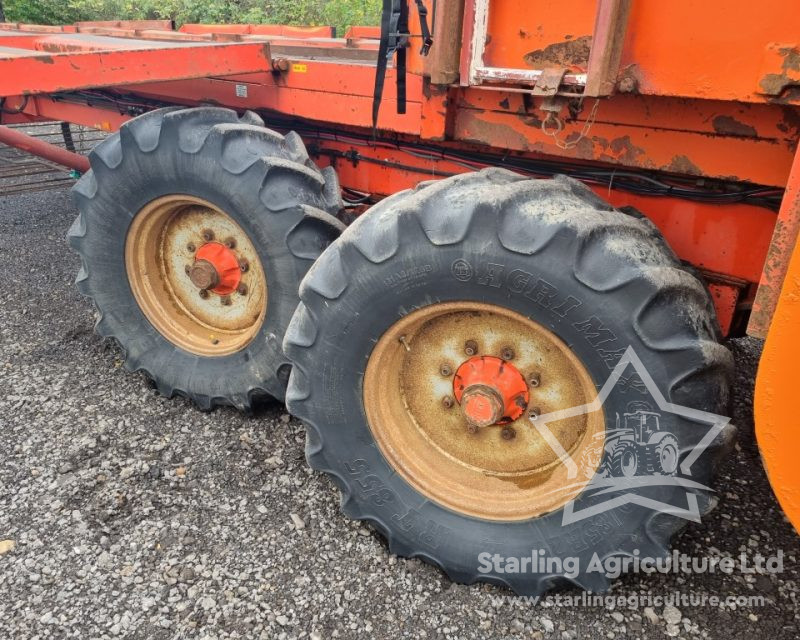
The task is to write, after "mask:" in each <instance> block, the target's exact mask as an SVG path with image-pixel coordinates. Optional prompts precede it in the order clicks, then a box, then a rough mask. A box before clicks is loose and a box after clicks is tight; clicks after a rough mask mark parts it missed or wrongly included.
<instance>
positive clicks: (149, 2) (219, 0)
mask: <svg viewBox="0 0 800 640" xmlns="http://www.w3.org/2000/svg"><path fill="white" fill-rule="evenodd" d="M3 5H4V7H5V14H6V20H8V21H10V22H33V23H37V24H69V23H71V22H77V21H80V20H142V19H162V20H163V19H169V20H174V21H175V22H176V23H177V24H178V25H181V24H183V23H184V22H206V23H215V22H241V23H248V22H249V23H270V24H299V25H332V26H334V27H336V33H337V34H338V35H340V36H343V35H344V32H345V30H346V29H347V27H349V26H350V25H354V24H378V23H379V22H380V13H381V0H202V1H200V2H198V1H197V0H3Z"/></svg>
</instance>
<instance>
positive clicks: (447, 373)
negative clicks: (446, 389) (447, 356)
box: [439, 364, 453, 378]
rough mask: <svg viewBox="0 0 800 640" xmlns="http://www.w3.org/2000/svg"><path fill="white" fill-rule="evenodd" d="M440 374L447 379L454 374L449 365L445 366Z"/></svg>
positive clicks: (440, 370)
mask: <svg viewBox="0 0 800 640" xmlns="http://www.w3.org/2000/svg"><path fill="white" fill-rule="evenodd" d="M439 373H441V374H442V375H443V376H444V377H445V378H447V377H449V376H450V375H451V374H452V373H453V370H452V369H451V368H450V365H449V364H443V365H442V366H441V368H440V369H439Z"/></svg>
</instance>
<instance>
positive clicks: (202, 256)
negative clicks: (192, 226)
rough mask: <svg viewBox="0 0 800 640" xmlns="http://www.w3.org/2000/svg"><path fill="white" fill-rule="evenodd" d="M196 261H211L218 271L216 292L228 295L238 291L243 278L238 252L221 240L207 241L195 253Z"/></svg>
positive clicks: (214, 290) (214, 289)
mask: <svg viewBox="0 0 800 640" xmlns="http://www.w3.org/2000/svg"><path fill="white" fill-rule="evenodd" d="M194 259H195V261H199V260H205V261H206V262H209V263H211V265H212V266H213V267H214V270H215V271H216V272H217V276H218V278H219V284H217V286H216V287H214V288H213V289H212V291H213V292H214V293H218V294H219V295H221V296H226V295H228V294H229V293H233V292H234V291H236V287H238V286H239V282H240V281H241V279H242V270H241V269H240V267H239V260H238V259H237V257H236V254H234V253H233V251H231V250H230V249H228V247H226V246H225V245H224V244H222V243H221V242H206V243H205V244H204V245H203V246H202V247H200V248H199V249H198V250H197V251H196V253H195V254H194Z"/></svg>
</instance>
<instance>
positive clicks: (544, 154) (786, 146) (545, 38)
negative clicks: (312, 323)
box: [0, 0, 800, 522]
mask: <svg viewBox="0 0 800 640" xmlns="http://www.w3.org/2000/svg"><path fill="white" fill-rule="evenodd" d="M426 4H428V5H429V6H428V8H429V13H432V10H433V7H432V6H430V2H426ZM436 14H437V18H436V20H435V22H434V24H433V37H434V43H438V46H434V48H433V49H432V51H431V55H430V56H428V57H423V56H421V55H420V52H419V44H420V37H421V32H420V30H419V29H414V28H412V33H411V36H410V37H409V39H408V40H409V42H410V46H409V48H408V58H409V62H408V64H409V69H410V72H411V75H409V77H408V79H407V105H406V109H405V113H403V114H399V113H397V109H396V107H397V102H398V95H397V93H396V90H395V86H394V85H395V82H394V81H395V80H396V75H397V70H396V69H394V68H392V67H391V66H390V68H389V69H388V72H387V79H386V91H385V93H384V97H383V102H382V105H381V111H380V116H379V119H378V123H377V131H372V130H371V111H372V103H373V90H374V77H375V59H376V55H377V50H378V45H379V42H378V39H377V38H376V35H377V34H376V32H375V30H374V29H371V28H358V27H357V28H353V29H351V31H349V32H348V33H347V34H345V37H344V38H334V37H332V36H333V33H332V31H330V30H329V29H327V28H319V29H316V30H313V29H312V30H305V29H298V28H286V27H274V26H272V27H265V26H256V25H184V26H183V27H182V28H181V29H180V30H179V31H174V30H172V28H171V25H170V24H169V23H165V22H163V21H140V22H136V23H78V24H76V25H69V26H62V27H43V26H36V25H24V24H0V97H2V99H3V102H2V113H1V114H0V124H10V123H24V122H31V121H37V120H55V119H57V120H67V121H70V122H73V123H77V124H82V125H88V126H91V127H96V128H100V129H103V130H106V131H114V130H116V129H117V128H118V127H119V126H120V125H121V124H122V122H124V121H125V120H127V119H128V118H131V117H134V116H136V115H138V114H139V113H142V112H143V111H146V110H149V109H152V108H156V107H158V106H164V105H173V104H178V105H202V104H215V105H222V106H227V107H231V108H233V109H236V110H239V111H243V110H245V109H252V110H255V111H258V112H259V113H260V114H261V115H262V116H263V117H264V119H265V121H266V122H267V123H268V124H269V126H271V127H273V128H276V129H278V130H288V129H294V130H297V131H298V132H299V133H300V134H301V135H302V136H303V137H304V138H305V141H306V143H307V144H308V146H309V149H310V151H311V152H312V154H314V155H315V156H316V158H317V160H318V161H319V163H320V164H322V165H325V164H333V165H335V167H336V169H337V171H338V174H339V177H340V180H341V183H342V185H343V186H344V187H346V188H347V189H350V190H352V191H353V192H359V193H364V194H369V195H370V198H371V199H375V198H377V197H380V196H383V195H388V194H391V193H394V192H396V191H398V190H400V189H403V188H406V187H410V186H412V185H414V184H416V183H417V182H419V181H420V180H422V179H426V178H431V177H438V176H446V175H451V174H454V173H459V172H463V171H468V170H471V169H474V168H478V167H480V166H486V165H505V166H509V167H510V168H513V169H515V170H518V171H522V172H526V173H529V174H531V175H553V174H555V173H568V174H570V175H573V176H576V177H578V178H580V179H582V180H584V181H586V182H587V183H589V184H590V185H591V186H592V187H593V188H595V189H596V190H597V192H598V193H599V194H601V195H602V196H603V197H604V198H606V199H607V200H609V201H610V202H611V203H612V204H614V205H616V206H620V207H622V206H632V207H635V208H636V209H639V210H641V211H642V212H644V213H645V214H646V215H647V216H648V217H649V218H650V219H651V220H653V221H654V222H655V223H656V225H657V226H658V227H659V228H660V230H661V231H662V232H663V234H664V236H665V237H666V239H667V241H668V242H669V243H670V245H671V246H672V247H673V249H674V250H675V251H676V252H677V253H678V255H679V256H680V257H681V258H682V259H684V260H685V261H687V262H689V263H691V264H693V265H694V266H696V267H697V268H698V269H699V270H700V271H701V272H702V274H703V275H704V277H705V278H706V280H707V282H708V285H709V288H710V290H711V292H712V295H713V298H714V301H715V304H716V306H717V312H718V316H719V319H720V324H721V326H722V329H723V332H724V333H726V334H729V335H736V334H741V333H744V331H745V328H747V331H748V332H749V333H750V334H752V335H757V336H761V337H764V336H766V335H767V332H768V331H769V328H770V323H771V322H773V313H774V310H775V307H776V305H778V300H779V298H781V296H780V291H781V288H782V287H783V288H784V295H783V298H782V299H781V303H780V305H778V309H779V311H778V315H777V316H776V322H777V323H778V324H777V326H778V327H781V329H780V331H781V333H780V334H778V333H777V332H778V329H775V332H776V333H775V336H776V337H771V338H770V340H769V341H768V343H767V351H766V353H767V354H768V355H769V354H777V353H778V352H780V353H781V354H782V357H784V358H786V357H788V354H789V353H790V349H789V347H788V346H787V345H788V344H790V343H791V342H792V340H791V338H790V337H789V336H790V335H791V330H790V328H792V327H794V326H797V322H796V320H797V317H796V316H797V315H798V314H796V313H794V307H796V306H797V305H796V304H794V303H793V302H792V301H793V300H794V298H796V292H795V291H794V288H793V287H795V288H796V280H797V277H798V276H797V275H796V272H797V268H796V267H797V262H798V259H797V258H796V257H795V259H794V260H793V261H792V262H791V266H790V258H791V257H792V255H793V253H795V252H794V248H795V245H796V239H797V233H798V228H799V225H800V190H798V189H797V188H796V186H797V183H798V180H800V161H798V158H797V151H798V139H800V106H799V105H800V44H799V43H798V33H800V28H799V25H798V18H797V12H796V7H795V4H794V3H793V2H789V1H788V0H787V1H780V2H774V3H771V5H770V6H769V7H767V8H764V7H755V6H754V5H753V4H752V3H750V2H747V1H746V0H735V1H734V2H726V3H724V7H723V5H722V3H718V2H710V3H696V2H693V1H691V0H675V1H674V2H672V3H670V5H669V8H668V9H667V8H664V6H663V5H661V4H660V3H632V2H630V0H599V1H598V2H596V3H595V2H589V1H588V0H580V1H578V2H574V3H571V4H569V5H564V4H563V3H558V2H555V0H535V1H534V2H531V1H530V0H506V1H504V2H497V1H490V0H439V2H437V6H436ZM412 22H413V20H412ZM730 33H736V34H737V37H736V38H735V39H731V38H729V37H728V36H727V35H726V34H730ZM687 43H691V46H687ZM784 190H786V191H785V194H784ZM790 269H791V270H790ZM787 271H788V272H789V273H790V277H789V278H788V279H786V274H787ZM785 280H786V281H785ZM784 281H785V283H784ZM751 311H752V313H751ZM748 323H749V325H748ZM779 335H780V336H783V337H778V336H779ZM772 362H773V364H774V363H777V362H778V360H777V359H775V360H773V361H772ZM775 367H777V368H775V369H774V371H785V369H784V368H783V366H782V365H781V364H775ZM778 387H779V385H778V383H777V382H774V379H773V381H772V382H769V383H767V382H764V383H763V384H760V386H759V401H758V402H759V406H757V410H759V411H760V412H761V415H762V416H764V415H766V411H767V410H766V409H765V408H764V407H765V405H764V404H763V402H762V400H763V399H764V398H767V397H770V398H772V400H770V402H774V397H773V396H775V395H776V394H778V395H779V393H778V392H779V389H778ZM764 402H766V400H764ZM770 406H772V405H770ZM759 407H761V408H760V409H759ZM771 415H772V414H771ZM786 415H788V414H786ZM785 419H786V418H785V415H784V418H782V420H785ZM763 422H764V423H765V424H767V423H769V420H767V419H766V418H765V419H764V420H763ZM761 433H764V432H763V431H762V432H761ZM771 437H772V436H770V435H765V436H763V437H762V439H766V440H769V439H770V438H771ZM774 460H778V458H777V457H775V458H774ZM774 465H777V467H775V466H774ZM767 466H768V468H769V469H770V473H771V474H776V475H777V476H779V477H781V478H785V477H790V476H791V477H792V478H794V479H796V474H795V475H791V473H790V476H786V475H785V474H786V473H787V471H786V462H785V461H779V462H773V463H769V461H768V464H767ZM775 468H777V469H778V470H775ZM782 482H783V480H782ZM794 484H795V485H796V484H797V483H796V482H795V483H794ZM782 502H783V504H784V507H785V508H786V509H787V511H788V512H789V513H790V516H791V517H793V518H794V519H795V522H796V521H797V519H798V517H800V516H799V514H798V513H797V499H796V496H794V494H791V495H789V496H788V497H783V498H782Z"/></svg>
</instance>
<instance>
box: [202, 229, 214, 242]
mask: <svg viewBox="0 0 800 640" xmlns="http://www.w3.org/2000/svg"><path fill="white" fill-rule="evenodd" d="M213 239H214V232H213V231H212V230H211V229H203V240H205V241H206V242H211V241H212V240H213Z"/></svg>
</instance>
